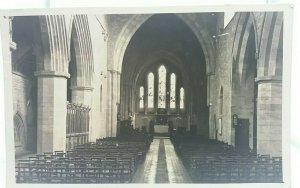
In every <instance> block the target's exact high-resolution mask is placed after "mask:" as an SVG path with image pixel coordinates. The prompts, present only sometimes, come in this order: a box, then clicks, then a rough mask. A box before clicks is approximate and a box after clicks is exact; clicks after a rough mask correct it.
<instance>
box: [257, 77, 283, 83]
mask: <svg viewBox="0 0 300 188" xmlns="http://www.w3.org/2000/svg"><path fill="white" fill-rule="evenodd" d="M255 82H256V83H282V76H260V77H256V78H255Z"/></svg>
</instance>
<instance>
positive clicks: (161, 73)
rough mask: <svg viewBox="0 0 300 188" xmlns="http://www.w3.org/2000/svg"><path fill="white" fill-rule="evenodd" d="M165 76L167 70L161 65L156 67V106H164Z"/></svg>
mask: <svg viewBox="0 0 300 188" xmlns="http://www.w3.org/2000/svg"><path fill="white" fill-rule="evenodd" d="M166 76H167V70H166V68H165V66H163V65H161V66H160V67H159V69H158V108H166Z"/></svg>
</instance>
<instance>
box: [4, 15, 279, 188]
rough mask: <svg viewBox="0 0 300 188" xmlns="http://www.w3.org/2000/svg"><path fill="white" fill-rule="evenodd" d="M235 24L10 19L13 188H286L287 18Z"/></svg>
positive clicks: (212, 18) (194, 18)
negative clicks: (32, 186)
mask: <svg viewBox="0 0 300 188" xmlns="http://www.w3.org/2000/svg"><path fill="white" fill-rule="evenodd" d="M228 16H230V15H228V14H227V13H226V12H205V13H174V14H171V13H168V14H108V15H100V14H99V15H91V14H87V15H85V14H80V15H79V14H78V15H38V16H11V17H2V18H1V22H2V25H6V26H7V27H6V28H1V30H2V32H3V33H5V34H6V35H5V36H7V37H8V38H9V40H7V41H8V43H7V44H6V46H7V50H6V51H5V52H6V56H5V57H6V58H8V59H6V61H7V62H9V63H10V65H11V66H10V67H11V70H10V71H11V74H10V76H11V80H12V88H11V90H12V101H10V102H11V105H12V106H13V115H12V116H11V117H10V118H11V119H12V120H13V122H14V124H13V125H7V128H9V129H13V130H14V146H15V148H14V149H15V161H16V163H15V164H16V166H15V167H16V168H15V176H16V177H15V178H16V179H15V180H16V182H17V183H68V184H74V183H281V182H283V178H282V68H283V13H282V12H236V13H235V14H234V15H231V17H230V19H228ZM225 18H227V19H225Z"/></svg>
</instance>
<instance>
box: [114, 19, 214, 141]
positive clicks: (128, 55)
mask: <svg viewBox="0 0 300 188" xmlns="http://www.w3.org/2000/svg"><path fill="white" fill-rule="evenodd" d="M164 24H166V27H165V26H164V27H163V26H162V25H164ZM154 28H156V29H154ZM180 33H184V35H181V37H178V36H180ZM145 35H147V37H145ZM142 37H143V38H145V39H144V40H143V43H141V41H142V40H140V39H141V38H142ZM153 41H156V43H154V42H153ZM157 41H160V42H157ZM206 62H207V61H206V59H205V55H204V52H203V50H202V45H201V44H200V43H199V42H198V40H197V37H196V35H195V34H194V33H193V30H192V29H191V28H190V27H189V26H188V25H187V24H186V23H185V22H184V21H183V20H182V19H181V18H179V17H178V16H177V15H172V14H168V15H163V16H162V15H154V16H152V17H151V18H149V19H148V20H147V21H145V22H144V23H143V24H142V25H141V27H140V28H139V29H138V30H137V31H136V32H135V34H134V35H133V37H132V38H131V40H130V42H129V44H128V47H127V48H126V52H125V55H124V59H123V62H122V63H123V65H124V66H122V71H121V72H122V74H121V90H120V91H121V101H120V104H121V106H120V108H121V116H122V117H123V118H124V119H127V118H128V114H132V113H133V114H135V121H136V122H135V124H139V122H141V121H142V118H143V117H145V116H147V117H148V118H150V119H152V120H153V121H154V122H155V123H157V124H165V125H166V124H167V122H168V121H172V122H175V120H176V118H177V117H180V119H181V120H182V121H181V122H182V124H181V125H180V126H182V127H184V128H185V129H186V130H189V129H190V126H191V125H193V126H197V127H198V131H199V133H200V134H203V135H206V136H207V135H208V120H207V119H206V118H205V117H204V116H203V114H208V108H207V107H206V103H207V101H206V94H207V87H206V85H207V81H206V72H207V68H206ZM152 74H153V77H154V79H152V78H151V79H150V80H154V87H150V88H149V82H148V80H149V75H152ZM147 75H148V77H147ZM171 75H173V76H171ZM150 77H152V76H150ZM171 77H172V79H171ZM172 80H173V81H172ZM172 82H174V83H172ZM150 85H151V84H150ZM141 86H143V87H144V88H145V97H144V100H145V103H144V104H145V108H144V109H139V102H140V100H139V99H140V96H139V89H140V87H141ZM149 89H150V90H151V91H148V90H149ZM172 89H174V90H175V91H172ZM183 90H184V91H183ZM153 92H154V94H153V96H152V93H153ZM180 92H181V95H180ZM149 94H150V96H149ZM171 94H172V97H171ZM199 96H205V99H204V98H201V99H200V97H199ZM171 98H172V99H171ZM152 100H154V101H153V102H152ZM171 101H173V102H171ZM192 101H193V102H192ZM152 104H153V105H152ZM180 104H181V105H180ZM149 105H150V106H149ZM171 105H172V106H171ZM200 114H201V115H200ZM199 120H200V121H201V122H202V123H199ZM200 124H201V125H200Z"/></svg>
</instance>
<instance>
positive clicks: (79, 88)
mask: <svg viewBox="0 0 300 188" xmlns="http://www.w3.org/2000/svg"><path fill="white" fill-rule="evenodd" d="M70 89H71V90H79V91H84V90H88V91H93V90H94V88H93V87H88V86H71V87H70Z"/></svg>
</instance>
